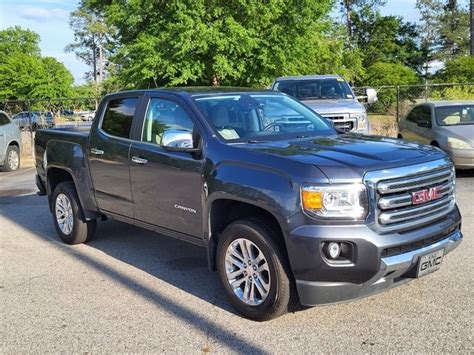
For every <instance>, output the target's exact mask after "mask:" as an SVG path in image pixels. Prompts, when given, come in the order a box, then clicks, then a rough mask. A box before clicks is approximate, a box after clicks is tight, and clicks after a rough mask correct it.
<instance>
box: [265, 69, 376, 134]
mask: <svg viewBox="0 0 474 355" xmlns="http://www.w3.org/2000/svg"><path fill="white" fill-rule="evenodd" d="M272 89H273V90H277V91H281V92H284V93H285V94H288V95H291V96H293V97H296V98H297V99H298V100H300V101H303V102H304V103H305V104H306V105H308V106H309V107H311V109H313V110H314V111H316V112H317V113H319V114H320V115H321V116H323V117H326V118H327V119H329V120H331V122H332V124H333V125H334V127H335V128H337V129H338V130H340V131H344V132H357V133H363V134H369V132H370V126H369V120H368V119H367V112H366V110H365V107H364V105H362V104H361V103H360V102H359V101H358V100H357V97H356V96H355V95H354V92H353V91H352V89H351V87H350V86H349V84H348V83H347V81H346V80H344V78H342V77H340V76H339V75H302V76H284V77H280V78H277V79H276V80H275V81H274V82H273V85H272ZM364 98H365V99H366V101H367V103H368V104H372V103H374V102H375V101H377V92H376V91H375V90H374V89H372V88H367V89H365V96H364Z"/></svg>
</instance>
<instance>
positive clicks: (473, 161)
mask: <svg viewBox="0 0 474 355" xmlns="http://www.w3.org/2000/svg"><path fill="white" fill-rule="evenodd" d="M398 131H399V134H398V138H402V139H407V140H413V141H417V142H420V143H424V144H431V145H434V146H437V147H439V148H441V149H443V150H444V151H446V152H447V153H448V154H449V155H450V157H451V159H452V160H453V162H454V165H455V166H456V168H458V169H474V101H438V102H426V103H422V104H418V105H416V106H415V107H413V108H412V110H411V111H410V112H409V113H408V114H407V115H406V116H405V117H404V118H403V119H402V120H400V122H399V123H398Z"/></svg>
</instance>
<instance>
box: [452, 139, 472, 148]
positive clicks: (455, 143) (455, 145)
mask: <svg viewBox="0 0 474 355" xmlns="http://www.w3.org/2000/svg"><path fill="white" fill-rule="evenodd" d="M448 147H449V148H453V149H472V147H471V145H470V144H469V143H467V142H464V141H463V140H460V139H457V138H452V137H448Z"/></svg>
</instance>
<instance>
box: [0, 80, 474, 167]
mask: <svg viewBox="0 0 474 355" xmlns="http://www.w3.org/2000/svg"><path fill="white" fill-rule="evenodd" d="M374 88H375V89H376V90H377V96H378V100H377V102H375V103H374V104H371V105H367V113H368V117H369V121H370V124H371V133H372V134H379V135H385V136H391V137H396V136H397V134H398V127H397V122H398V120H399V119H400V118H401V117H403V116H405V115H406V114H407V112H408V111H409V110H410V109H411V108H412V107H413V106H414V105H416V104H418V103H421V102H426V101H439V100H474V83H468V84H428V83H427V84H424V85H384V86H379V87H374ZM353 89H354V93H355V94H356V95H357V96H363V95H364V94H365V89H366V88H365V87H354V88H353ZM99 100H100V99H99V98H94V97H85V98H72V99H47V100H41V99H35V100H13V101H12V100H3V101H1V100H0V110H2V111H5V112H6V113H8V114H9V115H10V117H11V118H12V119H13V121H14V123H15V124H17V125H18V126H19V127H20V129H21V130H22V140H23V155H24V157H26V158H28V157H32V152H33V144H34V142H33V140H34V135H35V132H36V130H37V129H41V128H51V127H75V126H88V125H90V123H91V121H92V119H93V118H94V115H95V111H96V109H97V106H98V104H99Z"/></svg>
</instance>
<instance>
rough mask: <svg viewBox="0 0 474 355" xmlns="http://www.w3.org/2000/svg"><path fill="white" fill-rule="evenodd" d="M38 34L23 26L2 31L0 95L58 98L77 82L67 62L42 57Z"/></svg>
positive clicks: (0, 39)
mask: <svg viewBox="0 0 474 355" xmlns="http://www.w3.org/2000/svg"><path fill="white" fill-rule="evenodd" d="M39 39H40V37H39V35H38V34H36V33H34V32H32V31H30V30H24V29H22V28H20V27H10V28H7V29H5V30H2V31H0V98H6V99H26V98H46V99H48V98H58V97H67V96H68V95H70V94H71V90H72V85H73V82H74V79H73V76H72V74H71V73H70V72H69V71H68V70H67V69H66V67H65V66H64V64H62V63H60V62H58V61H57V60H56V59H55V58H52V57H41V56H40V49H39V45H38V43H39Z"/></svg>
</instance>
